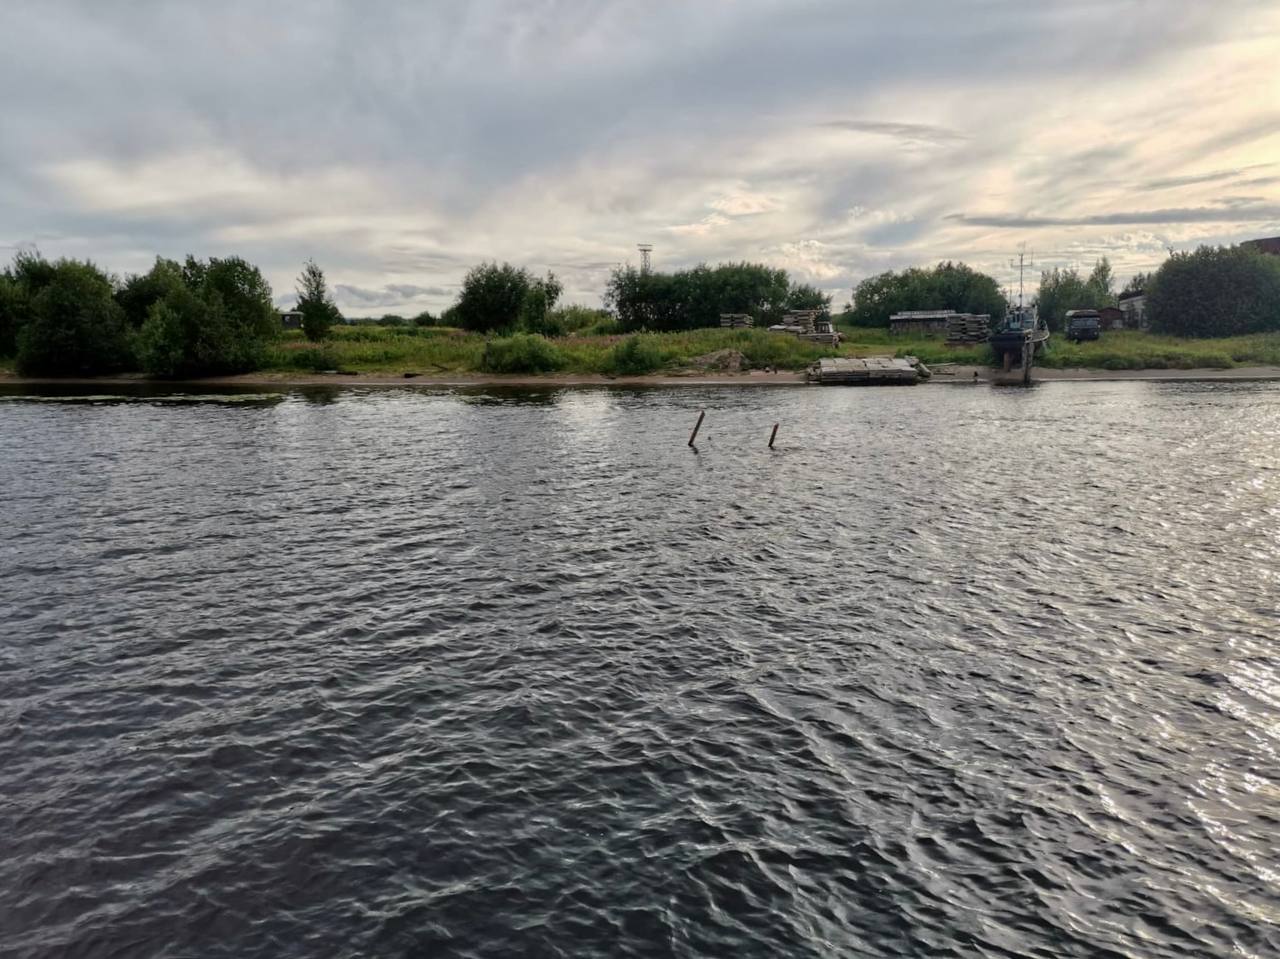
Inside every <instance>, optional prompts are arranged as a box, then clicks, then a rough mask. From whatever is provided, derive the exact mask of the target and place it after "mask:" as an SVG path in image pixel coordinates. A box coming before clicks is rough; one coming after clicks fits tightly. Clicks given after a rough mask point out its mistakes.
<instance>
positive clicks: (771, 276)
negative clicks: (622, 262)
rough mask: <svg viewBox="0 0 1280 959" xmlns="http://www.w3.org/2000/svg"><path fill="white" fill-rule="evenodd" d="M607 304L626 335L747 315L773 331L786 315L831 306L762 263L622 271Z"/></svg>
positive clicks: (615, 276) (824, 298)
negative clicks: (669, 270) (724, 315)
mask: <svg viewBox="0 0 1280 959" xmlns="http://www.w3.org/2000/svg"><path fill="white" fill-rule="evenodd" d="M604 302H605V306H606V308H607V309H609V310H611V311H612V312H613V314H614V315H615V316H616V317H617V321H618V325H619V326H620V327H621V329H622V330H623V331H625V332H632V331H635V330H649V331H665V330H691V329H696V328H698V327H705V326H719V325H720V314H721V313H748V314H750V315H751V316H752V317H753V318H754V319H755V322H756V325H757V326H760V325H768V324H770V323H775V322H777V321H779V320H780V319H781V318H782V316H783V314H784V313H785V312H786V311H787V310H828V309H830V306H831V298H830V297H829V296H827V295H825V294H823V293H822V292H821V291H820V290H817V289H815V288H814V287H812V286H808V285H805V284H793V283H792V282H791V280H790V278H789V277H788V276H787V272H786V270H779V269H774V268H772V267H768V266H764V265H762V264H759V263H724V264H721V265H719V266H715V267H711V266H707V265H706V264H701V265H699V266H696V267H693V268H692V269H689V270H678V271H676V272H674V273H656V272H652V271H649V270H637V269H635V268H634V267H630V266H627V267H622V268H620V269H617V270H614V271H613V274H612V275H611V276H610V278H609V285H608V287H607V289H606V290H605V296H604Z"/></svg>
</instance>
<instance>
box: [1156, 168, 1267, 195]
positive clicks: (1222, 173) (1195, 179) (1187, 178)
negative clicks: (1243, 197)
mask: <svg viewBox="0 0 1280 959" xmlns="http://www.w3.org/2000/svg"><path fill="white" fill-rule="evenodd" d="M1271 166H1275V164H1274V163H1259V164H1257V165H1256V166H1251V167H1244V168H1242V169H1236V170H1213V171H1210V172H1208V173H1189V174H1184V175H1183V176H1170V177H1161V178H1160V179H1157V180H1151V181H1149V182H1148V183H1145V184H1143V185H1142V186H1141V187H1140V189H1143V190H1170V189H1174V188H1176V187H1183V186H1194V185H1196V184H1200V183H1220V182H1222V181H1224V180H1236V179H1238V178H1239V177H1242V176H1244V175H1245V174H1246V173H1248V172H1250V171H1253V170H1263V169H1266V168H1267V167H1271ZM1276 180H1277V178H1276V177H1261V178H1255V179H1252V180H1244V181H1241V182H1240V184H1239V185H1241V186H1245V185H1260V184H1267V183H1274V182H1276Z"/></svg>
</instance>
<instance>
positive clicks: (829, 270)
mask: <svg viewBox="0 0 1280 959" xmlns="http://www.w3.org/2000/svg"><path fill="white" fill-rule="evenodd" d="M1148 6H1149V4H1148V3H1147V2H1146V0H1113V2H1111V3H1106V4H1103V3H1095V2H1090V3H1083V2H1082V3H1061V4H1027V3H1023V2H1014V0H984V2H983V3H982V4H981V5H979V6H978V7H977V8H975V7H974V5H972V4H959V3H955V2H954V0H920V2H918V3H913V4H896V5H891V4H877V3H871V2H860V3H851V2H849V0H807V2H806V3H804V4H803V5H800V6H797V5H795V4H785V3H781V2H779V0H737V2H735V3H733V4H726V3H699V4H650V5H648V6H636V5H626V4H598V3H593V2H588V0H541V2H538V3H533V4H530V3H521V2H517V0H477V2H475V3H468V4H457V3H448V2H431V0H421V2H408V0H402V2H396V0H387V2H385V3H379V4H378V5H377V15H376V16H370V15H369V14H368V11H367V9H366V8H365V7H364V6H362V5H360V4H357V3H355V2H354V0H332V2H327V3H323V4H314V3H308V2H305V0H279V2H278V3H272V4H261V3H256V2H253V0H226V2H224V3H219V4H214V5H209V4H205V5H199V4H167V5H160V6H155V5H148V4H101V3H95V2H90V0H57V2H35V0H12V2H6V3H4V4H0V86H2V87H3V88H4V89H5V90H6V91H7V96H6V102H5V110H4V111H0V247H8V248H13V247H15V246H17V245H18V244H22V243H29V242H31V241H33V240H37V239H38V240H39V243H40V247H41V249H42V250H43V251H44V252H45V253H46V254H48V255H51V256H80V257H92V258H93V259H95V260H96V261H98V262H100V263H102V264H103V265H104V266H106V267H107V268H109V269H112V270H113V271H115V272H120V273H123V272H128V271H133V270H139V269H145V268H146V267H147V265H148V264H149V263H150V262H151V261H152V259H153V258H154V256H155V255H157V254H160V255H164V256H174V257H181V256H183V255H185V254H187V253H193V254H196V255H199V256H209V255H225V254H228V253H237V254H240V255H243V256H245V257H247V258H248V259H250V260H251V261H253V262H255V263H257V264H259V265H260V266H261V267H262V268H263V270H264V272H265V273H266V274H267V276H268V277H269V279H270V280H271V282H272V284H273V285H274V287H275V288H276V289H277V290H278V291H281V295H282V297H285V296H287V293H288V291H289V290H291V289H292V287H293V284H294V279H295V277H296V276H297V273H298V270H299V269H300V268H301V265H302V263H303V262H304V261H305V260H306V259H307V258H309V257H313V258H315V259H316V261H317V262H318V263H319V264H320V265H321V266H322V267H323V268H324V269H325V271H326V273H327V274H328V276H329V278H330V281H331V283H332V284H333V285H334V288H335V290H338V289H339V288H340V289H341V292H340V296H342V297H343V298H344V299H343V301H342V302H343V304H344V306H345V307H347V308H351V309H365V308H367V309H369V310H375V309H390V310H404V311H408V310H410V309H415V310H416V309H419V308H425V307H430V308H431V309H439V308H441V307H443V306H445V305H447V304H448V302H449V301H450V300H451V299H452V297H453V296H454V295H455V291H456V289H457V287H458V284H459V282H460V281H461V278H462V276H463V275H464V274H465V271H466V270H467V269H468V268H469V267H470V266H472V265H474V264H475V263H477V262H480V261H481V260H498V261H502V260H506V261H509V262H512V263H518V264H522V265H527V266H528V267H530V268H531V269H533V270H535V271H537V272H541V271H543V270H547V269H554V270H555V271H556V273H557V275H558V276H560V277H561V279H562V281H563V283H564V285H565V299H566V300H567V301H575V300H577V301H581V302H587V303H592V302H598V300H599V297H600V293H601V291H602V289H603V287H604V284H605V282H606V281H607V278H608V272H609V270H610V269H612V267H613V266H615V265H617V264H619V263H623V262H627V261H628V260H631V261H633V262H634V260H635V259H636V251H635V245H636V243H638V242H643V241H650V242H654V243H655V244H656V246H657V248H656V249H655V251H654V262H655V265H657V266H659V267H660V268H664V269H666V268H678V267H684V266H690V265H692V264H695V263H697V262H700V261H707V262H716V261H718V260H742V259H759V260H765V261H768V262H773V263H777V264H779V265H786V266H787V268H788V269H791V270H794V271H795V272H796V274H797V276H801V277H805V278H806V279H808V280H809V281H810V282H821V283H823V284H831V285H832V286H834V285H836V284H845V285H848V284H850V283H852V282H854V281H856V280H857V279H858V278H859V277H860V276H862V275H865V274H866V273H868V272H878V271H880V270H883V269H887V268H897V267H901V266H907V265H912V264H915V263H930V262H936V261H937V260H940V259H963V260H966V261H967V262H970V263H972V264H973V265H975V266H978V267H979V268H983V269H988V270H990V271H992V272H993V273H994V274H996V275H997V276H998V278H1001V279H1007V273H1008V267H1007V262H1008V258H1009V251H1011V250H1013V249H1015V248H1016V247H1017V245H1018V243H1019V242H1021V241H1022V240H1023V239H1025V236H1024V233H1025V232H1029V231H1035V234H1036V238H1037V242H1038V243H1040V242H1041V241H1043V245H1044V246H1045V247H1052V248H1053V249H1055V250H1058V251H1061V252H1062V254H1063V255H1064V256H1066V255H1075V254H1074V252H1073V247H1072V244H1075V243H1082V244H1086V245H1087V246H1089V247H1090V249H1092V248H1094V247H1097V248H1098V249H1100V250H1107V249H1113V250H1114V259H1115V261H1116V263H1117V270H1118V271H1121V270H1122V269H1139V268H1141V269H1146V268H1149V267H1150V266H1152V265H1154V262H1155V261H1156V257H1157V254H1158V255H1163V249H1164V246H1158V247H1157V246H1154V245H1147V246H1134V245H1126V243H1125V241H1123V240H1122V239H1119V237H1121V236H1123V235H1125V232H1126V231H1125V230H1124V229H1123V228H1125V227H1130V226H1132V227H1144V226H1145V227H1152V228H1153V229H1152V230H1151V232H1153V233H1158V234H1159V236H1160V240H1161V242H1162V243H1163V242H1165V241H1167V242H1168V243H1169V244H1170V245H1176V244H1178V243H1183V242H1186V243H1191V242H1197V241H1199V240H1201V239H1203V238H1205V237H1212V238H1214V239H1218V238H1223V239H1228V240H1229V239H1231V238H1237V237H1238V238H1244V237H1247V236H1249V235H1252V234H1253V233H1254V232H1257V231H1260V230H1262V229H1263V228H1264V225H1265V221H1266V220H1267V218H1268V217H1271V218H1272V219H1276V217H1275V216H1274V212H1273V211H1274V210H1275V208H1276V207H1277V205H1278V204H1280V189H1277V187H1280V178H1277V177H1273V176H1269V175H1265V174H1266V172H1267V171H1265V170H1262V169H1261V168H1262V167H1265V166H1267V165H1268V164H1270V163H1274V160H1273V159H1272V158H1273V157H1274V156H1275V155H1277V153H1278V152H1280V116H1278V115H1277V114H1276V112H1275V104H1274V98H1268V97H1267V96H1265V95H1262V93H1261V92H1260V91H1267V90H1270V89H1272V86H1271V85H1272V84H1273V83H1274V81H1273V79H1272V77H1273V76H1274V51H1275V47H1276V43H1277V40H1278V39H1280V8H1277V6H1276V5H1275V3H1274V0H1219V2H1218V3H1215V4H1204V3H1197V2H1194V0H1168V2H1167V3H1163V4H1162V5H1161V14H1160V16H1159V17H1152V16H1150V12H1149V10H1148ZM975 10H976V12H975ZM1099 64H1105V67H1100V66H1099ZM1206 77H1211V78H1212V82H1207V81H1206V80H1205V78H1206ZM1260 172H1261V173H1263V174H1264V175H1257V174H1258V173H1260ZM1154 191H1160V192H1159V201H1158V202H1157V203H1152V204H1150V206H1152V207H1157V209H1152V210H1144V209H1143V207H1144V206H1146V205H1148V204H1144V203H1139V202H1136V201H1135V199H1134V197H1135V196H1139V195H1143V196H1145V195H1147V194H1150V193H1152V192H1154ZM1226 194H1232V195H1234V199H1233V201H1232V202H1231V203H1226V202H1223V199H1222V198H1223V196H1224V195H1226ZM1250 197H1251V198H1250ZM955 211H965V212H962V213H955ZM975 211H976V212H975ZM1125 211H1134V212H1125ZM1117 227H1120V228H1121V229H1117ZM1156 228H1158V229H1156ZM1277 229H1280V227H1277ZM1129 232H1132V233H1139V232H1142V231H1141V230H1137V229H1135V230H1133V231H1129ZM1273 232H1274V230H1273ZM1108 244H1115V245H1114V246H1108Z"/></svg>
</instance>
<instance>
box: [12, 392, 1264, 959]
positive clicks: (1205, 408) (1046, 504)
mask: <svg viewBox="0 0 1280 959" xmlns="http://www.w3.org/2000/svg"><path fill="white" fill-rule="evenodd" d="M703 409H705V410H706V411H707V418H706V422H705V424H704V426H703V428H702V434H701V436H700V438H699V446H698V449H697V450H696V452H695V451H693V450H690V449H689V448H688V447H687V446H686V440H687V437H688V432H689V429H690V428H691V427H692V425H693V421H694V419H695V418H696V415H697V412H698V411H699V410H703ZM774 422H778V423H780V424H781V427H780V430H779V434H778V441H777V444H776V448H775V449H774V450H772V451H770V450H769V449H767V448H766V443H767V439H768V433H769V429H770V427H771V426H772V424H773V423H774ZM1278 437H1280V386H1277V385H1266V384H1240V383H1235V384H1226V383H1218V384H1210V383H1165V384H1161V383H1084V384H1082V383H1070V384H1045V385H1042V386H1039V387H1036V388H1032V389H1030V390H1018V389H1006V390H1000V389H992V388H990V387H986V386H967V385H965V386H961V385H956V386H929V387H918V388H915V389H910V388H882V389H839V388H830V389H820V388H777V389H725V388H721V389H700V388H682V389H653V390H638V391H635V390H633V391H623V390H606V389H574V390H563V391H553V390H548V391H541V392H502V391H490V392H487V393H486V392H476V393H466V392H457V393H449V392H436V393H432V392H430V391H416V392H415V391H408V390H405V391H395V390H388V391H366V392H361V391H358V390H352V391H347V392H340V393H339V392H335V391H325V390H321V391H310V392H305V391H304V392H292V393H282V394H278V395H266V394H221V395H211V396H165V395H153V396H137V397H111V396H96V397H94V396H78V397H72V396H66V395H62V396H43V397H30V396H28V397H22V396H19V395H17V393H16V392H15V391H14V389H13V388H12V387H11V388H9V393H8V394H6V395H4V396H3V397H0V501H2V503H3V515H4V522H3V523H2V524H0V574H2V575H0V955H3V956H6V957H9V956H15V957H16V956H24V957H25V956H30V957H37V956H38V957H68V956H127V957H135V956H175V957H177V956H181V957H187V956H190V957H222V956H225V957H237V959H243V957H257V956H262V957H268V956H270V957H278V956H324V957H346V956H352V957H354V956H516V955H524V956H574V957H578V956H587V957H591V956H599V957H606V956H610V957H612V956H631V955H651V956H667V955H671V956H735V957H746V956H813V957H819V956H822V957H826V956H956V957H960V956H966V957H967V956H999V957H1011V956H1081V957H1085V956H1088V957H1094V956H1242V957H1270V956H1275V955H1277V954H1280V853H1278V848H1280V840H1278V839H1277V836H1278V835H1280V756H1278V750H1280V641H1278V640H1277V622H1278V619H1280V608H1278V607H1280V583H1278V582H1277V569H1278V568H1280V446H1278V445H1277V439H1278Z"/></svg>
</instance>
